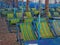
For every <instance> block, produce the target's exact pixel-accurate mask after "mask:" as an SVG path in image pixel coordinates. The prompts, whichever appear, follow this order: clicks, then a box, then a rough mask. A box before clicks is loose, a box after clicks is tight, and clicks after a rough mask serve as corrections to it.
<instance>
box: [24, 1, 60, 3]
mask: <svg viewBox="0 0 60 45" xmlns="http://www.w3.org/2000/svg"><path fill="white" fill-rule="evenodd" d="M24 1H26V0H24ZM31 1H33V2H38V1H39V0H31ZM56 1H57V2H59V1H60V0H56ZM41 2H42V3H45V0H41ZM49 3H55V0H49Z"/></svg>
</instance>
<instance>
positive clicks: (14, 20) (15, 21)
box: [10, 18, 20, 24]
mask: <svg viewBox="0 0 60 45" xmlns="http://www.w3.org/2000/svg"><path fill="white" fill-rule="evenodd" d="M19 22H20V19H17V18H15V19H11V20H10V24H16V23H19Z"/></svg>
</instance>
